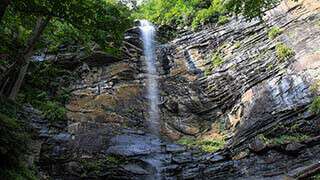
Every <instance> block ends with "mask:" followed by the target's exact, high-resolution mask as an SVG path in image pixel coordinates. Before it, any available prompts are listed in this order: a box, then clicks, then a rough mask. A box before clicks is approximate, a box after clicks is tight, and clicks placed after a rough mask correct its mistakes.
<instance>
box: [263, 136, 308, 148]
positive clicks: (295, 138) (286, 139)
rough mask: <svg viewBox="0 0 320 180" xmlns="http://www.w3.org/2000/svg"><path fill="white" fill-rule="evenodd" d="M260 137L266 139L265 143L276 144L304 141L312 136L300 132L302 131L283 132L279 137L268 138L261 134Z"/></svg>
mask: <svg viewBox="0 0 320 180" xmlns="http://www.w3.org/2000/svg"><path fill="white" fill-rule="evenodd" d="M258 137H259V138H260V139H261V140H262V141H264V143H266V144H274V145H281V144H287V143H294V142H301V141H304V140H306V139H308V138H310V136H308V135H306V134H300V133H293V134H283V135H280V136H278V137H273V138H267V137H265V136H264V135H263V134H260V135H259V136H258Z"/></svg>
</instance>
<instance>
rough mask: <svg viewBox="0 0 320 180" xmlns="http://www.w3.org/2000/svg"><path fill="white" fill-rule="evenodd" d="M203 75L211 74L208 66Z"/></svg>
mask: <svg viewBox="0 0 320 180" xmlns="http://www.w3.org/2000/svg"><path fill="white" fill-rule="evenodd" d="M204 75H205V76H209V75H211V69H210V68H209V69H206V70H205V71H204Z"/></svg>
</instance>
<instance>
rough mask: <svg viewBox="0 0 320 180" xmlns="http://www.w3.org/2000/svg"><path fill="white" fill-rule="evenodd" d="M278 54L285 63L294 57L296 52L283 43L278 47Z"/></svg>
mask: <svg viewBox="0 0 320 180" xmlns="http://www.w3.org/2000/svg"><path fill="white" fill-rule="evenodd" d="M276 54H277V57H278V59H279V60H280V61H284V60H286V59H288V58H290V57H291V56H293V55H294V51H293V50H292V49H290V48H289V47H288V46H286V45H285V44H283V43H279V44H277V45H276Z"/></svg>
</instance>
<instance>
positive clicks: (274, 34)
mask: <svg viewBox="0 0 320 180" xmlns="http://www.w3.org/2000/svg"><path fill="white" fill-rule="evenodd" d="M281 33H282V30H281V29H280V28H279V27H272V28H270V30H269V32H268V37H269V39H271V40H272V39H274V38H276V37H277V36H278V35H280V34H281Z"/></svg>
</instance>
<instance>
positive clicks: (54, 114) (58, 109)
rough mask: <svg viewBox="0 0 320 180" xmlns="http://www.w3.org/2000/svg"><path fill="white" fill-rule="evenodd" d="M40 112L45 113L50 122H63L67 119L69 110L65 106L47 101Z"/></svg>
mask: <svg viewBox="0 0 320 180" xmlns="http://www.w3.org/2000/svg"><path fill="white" fill-rule="evenodd" d="M40 110H42V112H43V113H44V115H45V116H46V118H48V120H49V121H51V122H53V121H61V120H63V119H65V114H66V112H67V110H66V109H65V108H64V106H62V105H60V104H59V103H57V102H54V101H47V102H45V103H43V104H42V105H41V106H40Z"/></svg>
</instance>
